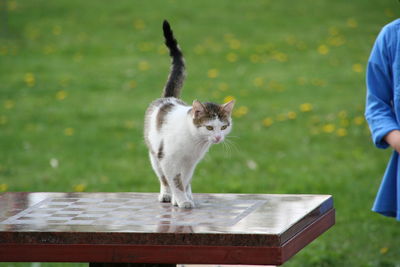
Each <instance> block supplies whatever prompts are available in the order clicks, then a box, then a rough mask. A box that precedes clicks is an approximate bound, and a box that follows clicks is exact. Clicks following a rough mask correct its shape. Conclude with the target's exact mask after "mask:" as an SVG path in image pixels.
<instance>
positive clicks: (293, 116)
mask: <svg viewBox="0 0 400 267" xmlns="http://www.w3.org/2000/svg"><path fill="white" fill-rule="evenodd" d="M287 117H288V119H289V120H294V119H296V118H297V114H296V112H293V111H289V112H288V114H287Z"/></svg>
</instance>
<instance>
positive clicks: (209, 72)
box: [207, 69, 219, 79]
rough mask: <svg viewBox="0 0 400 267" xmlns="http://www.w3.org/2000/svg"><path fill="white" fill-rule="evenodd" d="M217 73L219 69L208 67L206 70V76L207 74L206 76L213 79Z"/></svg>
mask: <svg viewBox="0 0 400 267" xmlns="http://www.w3.org/2000/svg"><path fill="white" fill-rule="evenodd" d="M218 73H219V71H218V70H217V69H210V70H208V72H207V76H208V78H211V79H214V78H217V77H218Z"/></svg>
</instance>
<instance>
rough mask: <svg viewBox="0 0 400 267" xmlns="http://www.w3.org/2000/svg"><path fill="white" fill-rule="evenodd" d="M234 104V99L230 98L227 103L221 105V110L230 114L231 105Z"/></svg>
mask: <svg viewBox="0 0 400 267" xmlns="http://www.w3.org/2000/svg"><path fill="white" fill-rule="evenodd" d="M234 105H235V100H231V101H229V102H228V103H225V104H223V105H222V110H223V111H224V112H225V113H226V114H229V115H231V113H232V110H233V106H234Z"/></svg>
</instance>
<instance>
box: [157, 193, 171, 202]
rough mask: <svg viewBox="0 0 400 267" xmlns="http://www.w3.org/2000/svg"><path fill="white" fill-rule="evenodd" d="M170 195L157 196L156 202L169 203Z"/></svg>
mask: <svg viewBox="0 0 400 267" xmlns="http://www.w3.org/2000/svg"><path fill="white" fill-rule="evenodd" d="M171 198H172V197H171V195H170V194H159V195H158V201H160V202H161V203H169V202H171Z"/></svg>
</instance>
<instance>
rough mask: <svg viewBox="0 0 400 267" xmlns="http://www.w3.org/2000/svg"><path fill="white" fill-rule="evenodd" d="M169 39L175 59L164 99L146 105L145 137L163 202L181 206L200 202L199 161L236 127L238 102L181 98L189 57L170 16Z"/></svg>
mask: <svg viewBox="0 0 400 267" xmlns="http://www.w3.org/2000/svg"><path fill="white" fill-rule="evenodd" d="M163 32H164V38H165V44H166V46H167V47H168V49H169V54H170V57H171V58H172V64H171V70H170V74H169V76H168V79H167V83H166V85H165V87H164V90H163V93H162V98H159V99H157V100H155V101H153V102H152V103H151V104H150V105H149V107H148V108H147V110H146V114H145V122H144V139H145V143H146V145H147V147H148V149H149V156H150V162H151V166H152V168H153V170H154V171H155V173H156V175H157V176H158V179H159V181H160V194H159V197H158V200H159V201H160V202H171V203H172V205H174V206H178V207H179V208H186V209H191V208H194V207H195V203H194V200H193V195H192V188H191V181H192V176H193V172H194V170H195V167H196V165H197V164H198V163H199V161H200V160H201V159H202V158H203V157H204V155H205V153H206V152H207V151H208V149H209V148H210V146H211V145H212V144H218V143H221V142H223V141H224V139H225V137H226V136H227V135H228V134H229V133H230V131H231V129H232V118H231V114H232V109H233V106H234V103H235V101H234V100H232V101H230V102H228V103H225V104H221V105H219V104H215V103H210V102H203V103H202V102H200V101H198V100H194V101H193V103H192V105H187V104H186V103H185V102H183V101H182V100H181V99H179V96H180V91H181V88H182V86H183V82H184V79H185V76H186V73H185V60H184V57H183V54H182V51H181V50H180V48H179V46H178V43H177V41H176V39H175V37H174V35H173V32H172V30H171V27H170V25H169V23H168V22H167V21H166V20H164V22H163Z"/></svg>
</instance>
